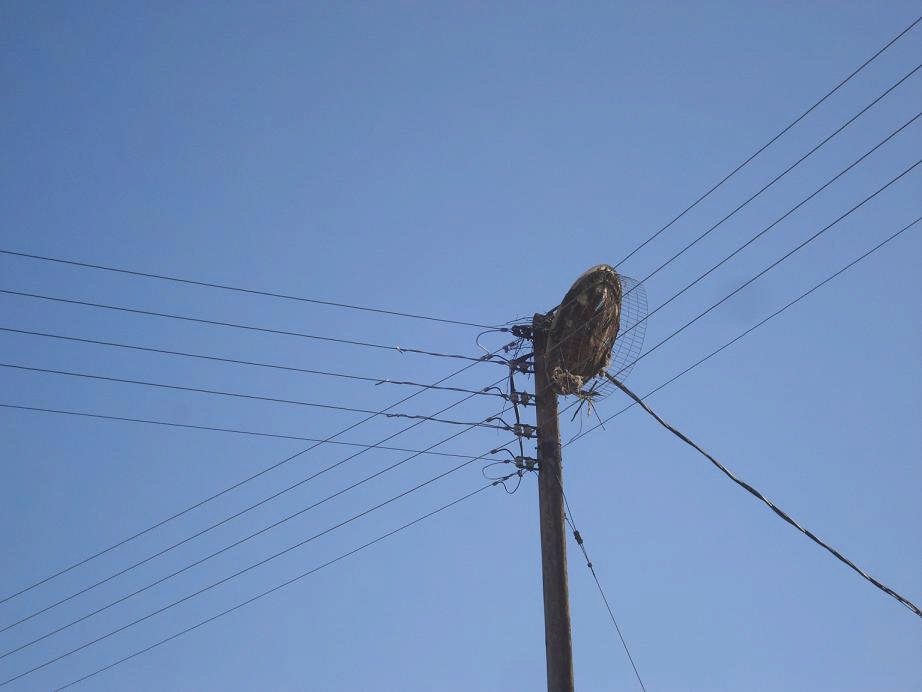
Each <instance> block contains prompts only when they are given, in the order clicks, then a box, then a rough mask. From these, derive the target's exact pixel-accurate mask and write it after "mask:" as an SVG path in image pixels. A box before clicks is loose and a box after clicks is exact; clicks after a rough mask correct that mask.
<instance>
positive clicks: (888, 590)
mask: <svg viewBox="0 0 922 692" xmlns="http://www.w3.org/2000/svg"><path fill="white" fill-rule="evenodd" d="M606 376H607V378H608V379H609V380H610V381H611V382H612V383H613V384H614V385H615V386H616V387H617V388H618V389H620V390H621V391H622V392H624V393H625V394H627V395H628V396H629V397H630V398H631V399H633V400H634V402H635V403H636V404H638V405H639V406H640V407H641V408H642V409H643V410H644V411H646V412H647V413H648V414H650V415H651V416H652V417H653V418H654V419H655V420H656V421H657V422H658V423H659V424H660V425H662V426H663V427H664V428H666V430H668V431H669V432H671V433H672V434H673V435H675V436H676V437H678V438H679V439H680V440H682V441H683V442H684V443H685V444H687V445H689V446H690V447H692V448H694V449H695V450H696V451H697V452H698V453H699V454H701V455H703V456H704V457H705V458H707V459H708V461H710V462H711V463H712V464H713V465H714V466H716V467H717V468H718V469H719V470H720V471H721V473H723V474H724V475H725V476H727V478H729V479H730V480H731V481H733V482H734V483H736V484H737V485H738V486H740V487H741V488H743V489H744V490H746V491H747V492H748V493H749V494H750V495H752V496H754V497H755V498H757V499H758V500H761V501H762V502H764V503H765V504H766V505H767V506H768V507H769V509H771V510H772V511H773V512H774V513H775V514H777V515H778V516H779V517H781V518H782V519H783V520H784V521H786V522H787V523H788V524H790V525H791V526H793V527H794V528H795V529H797V530H798V531H800V532H801V533H802V534H804V535H805V536H806V537H807V538H809V539H810V540H811V541H813V542H814V543H816V544H817V545H818V546H820V547H821V548H824V549H825V550H827V551H828V552H829V553H831V554H832V555H833V557H835V558H836V559H837V560H839V561H840V562H842V563H843V564H845V565H847V566H848V567H850V568H851V569H852V570H854V571H855V572H857V573H858V574H859V575H860V576H862V577H863V578H864V579H866V580H867V581H869V582H870V583H871V584H873V585H874V586H876V587H877V588H878V589H880V590H881V591H883V592H884V593H885V594H887V595H888V596H891V597H892V598H895V599H896V600H897V601H899V602H900V603H902V604H903V605H904V606H906V607H907V608H908V609H909V610H911V611H912V612H913V613H915V614H916V615H917V616H919V617H920V618H922V610H920V609H919V606H917V605H916V604H915V603H913V602H912V601H910V600H909V599H907V598H905V597H904V596H901V595H900V594H898V593H897V592H896V591H894V590H893V589H891V588H890V587H889V586H887V585H886V584H884V583H882V582H880V581H878V580H877V579H875V578H874V577H872V576H871V575H870V574H868V573H867V572H865V571H864V570H863V569H861V568H860V567H858V566H857V565H856V564H855V563H854V562H852V561H851V560H849V559H848V558H847V557H845V556H844V555H843V554H842V553H840V552H839V551H838V550H836V549H835V548H833V547H832V546H830V545H829V544H828V543H826V542H825V541H823V540H822V539H820V538H818V537H817V535H816V534H815V533H813V532H812V531H810V530H809V529H807V528H805V527H804V526H802V525H801V524H799V523H798V522H797V521H795V520H794V519H793V518H792V517H791V516H790V515H789V514H788V513H787V512H785V511H784V510H782V509H781V508H779V507H778V506H777V505H775V504H774V503H773V502H772V501H771V500H769V499H768V498H767V497H765V495H763V494H762V493H761V492H760V491H758V490H756V489H755V488H754V487H752V486H751V485H749V483H747V482H746V481H743V480H740V479H739V478H737V477H736V476H735V475H733V473H732V472H731V471H730V470H729V469H727V467H726V466H724V465H723V464H721V463H720V462H719V461H717V459H715V458H714V457H713V456H711V455H710V454H709V453H708V452H706V451H705V450H704V449H702V448H701V447H700V446H699V445H698V444H697V443H696V442H694V441H693V440H692V439H691V438H689V437H688V436H687V435H685V434H684V433H682V432H680V431H679V430H677V429H676V428H674V427H673V426H672V425H670V424H669V423H667V422H666V421H665V420H663V419H662V418H661V417H660V416H659V414H657V413H656V412H655V411H654V410H653V409H651V408H650V407H649V406H648V405H647V404H646V402H645V401H644V400H643V399H641V398H640V397H639V396H637V395H636V394H634V392H632V391H631V390H630V389H629V388H628V387H627V386H626V385H625V384H624V383H622V382H621V381H620V380H618V379H616V378H615V377H612V376H611V375H609V374H608V373H606Z"/></svg>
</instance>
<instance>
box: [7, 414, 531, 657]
mask: <svg viewBox="0 0 922 692" xmlns="http://www.w3.org/2000/svg"><path fill="white" fill-rule="evenodd" d="M474 427H475V426H473V425H472V426H470V427H469V428H467V429H466V430H461V431H460V432H457V433H455V434H453V435H450V436H448V437H446V438H444V439H442V440H440V441H438V442H436V443H435V444H433V445H430V446H429V447H428V448H427V449H426V450H423V451H420V452H416V453H414V454H412V455H410V456H408V457H406V458H404V459H401V460H400V461H397V462H395V463H393V464H390V465H389V466H386V467H385V468H383V469H380V470H379V471H376V472H375V473H372V474H371V475H368V476H365V477H364V478H362V479H361V480H358V481H355V482H354V483H351V484H350V485H348V486H346V487H345V488H342V489H341V490H338V491H336V492H334V493H331V494H330V495H327V496H325V497H323V498H322V499H320V500H317V501H316V502H314V503H313V504H310V505H308V506H307V507H303V508H302V509H300V510H298V511H297V512H294V513H292V514H289V515H287V516H285V517H284V518H282V519H279V520H277V521H275V522H273V523H271V524H269V525H267V526H264V527H263V528H261V529H259V530H258V531H254V532H252V533H250V534H248V535H247V536H245V537H244V538H240V539H238V540H236V541H234V542H232V543H229V544H227V545H225V546H224V547H222V548H219V549H218V550H216V551H214V552H212V553H210V554H208V555H206V556H205V557H203V558H199V559H198V560H195V561H194V562H191V563H189V564H187V565H185V566H184V567H181V568H179V569H177V570H175V571H173V572H171V573H170V574H168V575H166V576H164V577H160V578H159V579H157V580H156V581H153V582H151V583H149V584H147V585H146V586H143V587H140V588H138V589H136V590H135V591H132V592H131V593H129V594H127V595H125V596H122V597H120V598H118V599H116V600H114V601H111V602H109V603H107V604H106V605H104V606H101V607H100V608H97V609H96V610H94V611H92V612H91V613H88V614H86V615H83V616H82V617H79V618H77V619H76V620H72V621H71V622H69V623H67V624H66V625H61V626H60V627H58V628H56V629H54V630H52V631H51V632H48V633H46V634H43V635H41V636H39V637H36V638H34V639H32V640H30V641H28V642H26V643H25V644H22V645H20V646H18V647H16V648H13V649H9V650H8V651H5V652H3V653H0V659H3V658H6V657H7V656H9V655H11V654H14V653H16V652H17V651H22V650H23V649H25V648H26V647H29V646H31V645H33V644H36V643H38V642H40V641H42V640H44V639H47V638H48V637H51V636H53V635H55V634H57V633H59V632H62V631H64V630H66V629H68V628H70V627H72V626H74V625H76V624H78V623H81V622H84V621H85V620H88V619H89V618H91V617H93V616H95V615H98V614H99V613H102V612H104V611H106V610H108V609H109V608H112V607H113V606H116V605H118V604H119V603H123V602H125V601H127V600H128V599H130V598H132V597H134V596H137V595H138V594H140V593H143V592H145V591H147V590H148V589H151V588H153V587H155V586H158V585H159V584H162V583H164V582H165V581H167V580H169V579H172V578H173V577H176V576H178V575H180V574H182V573H184V572H186V571H188V570H190V569H192V568H193V567H197V566H198V565H201V564H203V563H204V562H207V561H208V560H210V559H212V558H214V557H217V556H218V555H221V554H223V553H225V552H227V551H228V550H231V549H233V548H236V547H237V546H240V545H242V544H244V543H246V542H247V541H249V540H251V539H253V538H256V537H257V536H261V535H262V534H264V533H267V532H269V531H271V530H272V529H275V528H277V527H279V526H281V525H282V524H284V523H286V522H288V521H291V520H292V519H295V518H296V517H299V516H301V515H302V514H305V513H307V512H309V511H310V510H312V509H315V508H317V507H319V506H320V505H323V504H326V503H327V502H329V501H330V500H333V499H335V498H337V497H339V496H341V495H344V494H345V493H347V492H349V491H351V490H354V489H355V488H358V487H359V486H361V485H364V484H365V483H368V482H369V481H372V480H374V479H375V478H378V477H380V476H382V475H384V474H385V473H387V472H389V471H392V470H393V469H396V468H398V467H400V466H403V465H404V464H406V463H407V462H409V461H411V460H413V459H415V458H416V457H418V456H420V455H422V454H424V453H425V452H427V451H429V450H431V449H434V448H435V447H438V446H440V445H442V444H445V443H446V442H448V441H450V440H452V439H454V438H456V437H459V436H460V435H462V434H464V433H465V432H469V431H470V430H473V429H474ZM491 451H492V450H491ZM487 454H489V452H487V453H485V454H481V455H479V456H476V457H468V460H467V461H464V462H462V463H461V464H459V465H457V466H455V467H454V468H452V469H451V470H449V471H447V472H445V473H443V474H440V475H438V476H436V477H435V478H434V479H432V480H430V481H427V482H426V483H423V484H421V485H418V486H416V487H415V488H414V489H413V490H417V489H419V488H422V487H424V486H425V485H428V484H430V483H432V482H434V481H435V480H438V479H440V478H443V477H445V476H446V475H448V474H450V473H454V472H455V471H458V470H460V469H462V468H464V467H466V466H468V465H470V464H472V463H473V462H475V461H479V460H481V459H484V458H485V457H486V456H487ZM338 465H339V464H334V465H333V466H329V467H327V468H326V469H324V470H323V471H319V472H317V473H315V474H313V475H312V476H310V477H308V478H306V479H304V480H302V481H300V482H299V483H297V484H295V485H293V486H290V487H289V488H287V489H285V490H283V491H281V492H279V493H278V494H276V495H274V496H272V498H275V497H278V495H280V494H282V493H284V492H287V491H288V490H291V489H293V488H295V487H297V486H298V485H302V484H303V483H306V482H307V481H309V480H312V479H313V478H316V477H317V476H319V475H320V474H321V473H324V472H326V471H328V470H330V469H332V468H335V467H336V466H338ZM520 478H521V477H520ZM503 487H504V488H505V485H504V486H503ZM409 492H412V491H408V492H407V493H403V494H401V495H398V496H397V497H396V498H394V499H399V498H401V497H404V496H405V495H407V494H409ZM272 498H267V499H266V500H263V501H261V502H259V503H257V504H255V505H251V506H250V507H248V508H246V509H244V510H241V511H240V512H237V513H236V514H233V515H231V516H230V517H227V518H226V519H223V520H221V521H219V522H217V523H215V524H212V525H210V526H208V527H206V528H204V529H202V530H200V531H198V532H197V533H194V534H192V535H191V536H188V537H187V538H184V539H182V540H180V541H178V542H176V543H173V544H172V545H170V546H169V547H167V548H164V549H162V550H160V551H158V552H156V553H154V554H153V555H150V556H148V557H146V558H144V559H143V560H140V561H138V562H135V563H134V564H133V565H131V566H130V567H126V568H125V569H122V570H120V571H118V572H116V573H115V574H112V575H110V576H108V577H106V578H104V579H101V580H99V581H97V582H96V583H94V584H92V585H90V586H88V587H86V588H84V589H82V590H80V591H77V592H76V593H74V594H71V595H70V596H68V597H67V598H64V599H61V600H59V601H58V602H56V603H54V604H52V605H50V606H47V607H46V608H43V609H41V610H38V611H35V612H33V613H32V614H31V615H28V616H27V617H24V618H22V619H21V620H19V621H17V622H15V623H13V624H12V625H9V626H8V627H6V628H4V630H0V631H5V630H6V629H10V628H11V627H14V626H15V625H18V624H20V623H23V622H25V621H26V620H30V619H32V618H34V617H35V616H37V615H40V614H41V613H44V612H47V611H49V610H51V609H52V608H54V607H56V606H59V605H61V604H62V603H66V602H67V601H70V600H71V599H73V598H76V597H77V596H80V595H82V594H84V593H86V592H87V591H90V590H91V589H94V588H96V587H97V586H100V585H102V584H105V583H106V582H108V581H111V580H112V579H114V578H116V577H118V576H121V575H122V574H125V573H126V572H129V571H131V570H133V569H135V568H136V567H139V566H140V565H143V564H145V563H147V562H150V561H151V560H153V559H154V558H157V557H160V556H162V555H164V554H165V553H167V552H169V551H171V550H173V549H174V548H178V547H179V546H181V545H184V544H185V543H188V542H189V541H191V540H193V539H195V538H198V537H199V536H201V535H202V534H205V533H207V532H209V531H211V530H213V529H215V528H217V527H219V526H222V525H223V524H226V523H227V522H229V521H231V520H232V519H235V518H237V517H239V516H241V515H242V514H245V513H247V512H249V511H250V510H252V509H254V508H255V507H258V506H260V505H261V504H264V503H265V502H268V500H269V499H272ZM391 502H393V499H392V500H388V501H387V502H385V503H382V504H380V505H378V506H377V507H375V508H374V509H377V508H378V507H383V506H384V505H386V504H390V503H391ZM369 511H371V510H369ZM364 514H367V512H366V513H363V514H361V515H358V516H364ZM347 523H348V522H347ZM341 525H342V524H340V525H337V527H336V528H338V527H339V526H341ZM327 533H329V530H327V531H324V532H322V533H319V534H316V535H315V536H312V537H311V538H309V539H307V540H305V541H301V542H300V543H297V544H296V545H294V546H292V547H290V548H286V549H285V550H283V551H282V552H280V553H276V554H275V555H274V556H273V558H275V557H278V556H280V555H284V554H285V553H288V552H290V551H291V550H293V549H294V548H296V547H300V546H302V545H304V544H305V543H308V542H310V541H312V540H314V539H316V538H319V537H320V536H323V535H326V534H327ZM273 558H270V559H273ZM258 564H263V562H260V563H258ZM249 569H251V568H247V569H246V570H243V571H241V572H238V573H237V574H243V572H246V571H249Z"/></svg>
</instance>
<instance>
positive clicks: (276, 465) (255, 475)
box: [0, 363, 502, 604]
mask: <svg viewBox="0 0 922 692" xmlns="http://www.w3.org/2000/svg"><path fill="white" fill-rule="evenodd" d="M474 365H476V363H468V364H467V365H465V366H464V367H462V368H459V369H458V370H455V371H454V372H451V373H449V374H448V375H446V376H445V377H443V378H441V379H440V380H438V381H436V382H435V383H434V384H442V383H443V382H446V381H448V380H449V379H451V378H452V377H455V376H457V375H460V374H461V373H463V372H465V371H467V370H470V369H471V368H473V367H474ZM501 381H502V379H500V380H497V382H501ZM425 391H426V389H424V388H423V389H420V390H419V391H416V392H413V393H412V394H409V395H408V396H405V397H404V398H402V399H400V400H399V401H396V402H394V403H393V404H391V405H389V406H387V407H385V408H383V409H381V410H380V411H377V412H375V413H374V414H372V415H369V416H367V417H366V418H363V419H362V420H359V421H356V422H355V423H352V424H350V425H348V426H346V427H345V428H342V429H340V430H339V431H337V432H336V433H334V434H333V435H330V436H329V437H327V438H326V439H324V440H322V441H320V442H316V443H314V444H312V445H311V446H309V447H306V448H305V449H302V450H300V451H299V452H297V453H295V454H292V455H290V456H288V457H286V458H284V459H281V460H280V461H277V462H275V463H273V464H270V465H269V466H266V467H264V468H262V469H260V470H259V471H257V472H255V473H253V474H251V475H249V476H247V477H246V478H244V479H243V480H240V481H237V482H236V483H232V484H231V485H228V486H226V487H224V488H223V489H221V490H219V491H217V492H214V493H212V494H211V495H209V496H207V497H205V498H203V499H202V500H199V501H197V502H195V503H193V504H191V505H189V506H187V507H185V508H184V509H181V510H179V511H177V512H174V513H173V514H171V515H169V516H167V517H166V518H164V519H161V520H160V521H158V522H155V523H154V524H151V525H150V526H148V527H147V528H144V529H142V530H140V531H137V532H135V533H133V534H131V535H129V536H127V537H125V538H123V539H121V540H119V541H116V542H115V543H112V544H110V545H109V546H107V547H106V548H103V549H101V550H98V551H96V552H95V553H92V554H90V555H88V556H86V557H83V558H81V559H79V560H77V561H75V562H73V563H71V564H70V565H68V566H66V567H64V568H62V569H59V570H57V571H56V572H53V573H51V574H49V575H47V576H45V577H42V578H41V579H39V580H37V581H35V582H33V583H32V584H30V585H29V586H26V587H23V588H21V589H19V590H18V591H15V592H13V593H11V594H9V595H7V596H4V597H3V598H0V604H3V603H6V602H7V601H9V600H11V599H13V598H16V597H17V596H20V595H22V594H24V593H26V592H28V591H31V590H32V589H34V588H36V587H38V586H41V585H42V584H45V583H47V582H49V581H51V580H52V579H55V578H57V577H59V576H61V575H63V574H66V573H68V572H70V571H72V570H74V569H76V568H77V567H80V566H82V565H85V564H86V563H87V562H90V561H91V560H95V559H96V558H98V557H100V556H102V555H105V554H107V553H109V552H111V551H113V550H115V549H116V548H119V547H121V546H123V545H125V544H126V543H129V542H130V541H133V540H135V539H137V538H139V537H141V536H143V535H146V534H148V533H150V532H151V531H154V530H155V529H158V528H160V527H161V526H163V525H165V524H167V523H169V522H171V521H174V520H176V519H178V518H180V517H182V516H184V515H186V514H188V513H189V512H191V511H193V510H195V509H198V508H199V507H201V506H202V505H205V504H207V503H209V502H211V501H212V500H215V499H217V498H219V497H222V496H223V495H226V494H227V493H229V492H232V491H234V490H236V489H237V488H239V487H241V486H242V485H244V484H246V483H249V482H250V481H252V480H255V479H256V478H259V477H260V476H263V475H265V474H267V473H269V472H270V471H273V470H275V469H277V468H279V467H280V466H283V465H285V464H287V463H288V462H290V461H293V460H294V459H297V458H298V457H300V456H302V455H304V454H306V453H307V452H310V451H311V450H313V449H316V448H317V447H319V446H320V445H322V444H325V443H326V442H328V441H330V440H334V439H336V438H337V437H339V436H341V435H345V434H346V433H347V432H350V431H352V430H354V429H355V428H357V427H359V426H360V425H363V424H364V423H367V422H368V421H370V420H372V419H374V418H376V417H377V416H379V415H385V414H386V413H387V412H388V411H390V410H391V409H393V408H395V407H396V406H399V405H401V404H403V403H406V402H407V401H409V400H410V399H413V398H415V397H417V396H419V395H420V394H422V393H423V392H425ZM471 396H473V395H468V397H471ZM465 400H466V399H462V401H465ZM398 434H399V433H398ZM389 439H390V438H388V440H389ZM388 440H383V441H382V442H387V441H388Z"/></svg>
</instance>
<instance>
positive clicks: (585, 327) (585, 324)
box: [547, 264, 622, 395]
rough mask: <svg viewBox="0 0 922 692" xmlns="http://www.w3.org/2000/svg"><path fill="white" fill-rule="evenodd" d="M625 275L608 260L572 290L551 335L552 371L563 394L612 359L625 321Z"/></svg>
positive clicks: (556, 316) (555, 317)
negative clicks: (623, 311) (621, 277)
mask: <svg viewBox="0 0 922 692" xmlns="http://www.w3.org/2000/svg"><path fill="white" fill-rule="evenodd" d="M621 295H622V292H621V279H620V278H619V277H618V274H617V272H616V271H615V270H614V269H613V268H612V267H610V266H608V265H607V264H600V265H598V266H596V267H592V269H589V270H588V271H586V272H585V273H584V274H583V275H582V276H580V277H579V278H578V279H577V280H576V282H575V283H574V284H573V286H572V287H571V288H570V290H569V291H567V295H566V296H564V299H563V302H562V303H561V304H560V306H559V307H558V308H557V309H556V310H555V311H554V313H553V316H552V317H551V323H550V327H549V328H548V333H547V355H548V373H549V376H550V380H551V387H552V388H553V389H554V391H555V392H557V393H558V394H563V395H569V394H577V393H579V392H580V391H582V389H583V385H585V384H586V383H587V382H589V380H591V379H593V378H594V377H596V376H597V375H598V374H599V373H600V372H601V371H602V370H603V369H604V368H606V367H608V364H609V362H610V361H611V349H612V346H613V345H614V343H615V338H616V337H617V336H618V328H619V327H620V325H621Z"/></svg>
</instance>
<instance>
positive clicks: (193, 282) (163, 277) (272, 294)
mask: <svg viewBox="0 0 922 692" xmlns="http://www.w3.org/2000/svg"><path fill="white" fill-rule="evenodd" d="M0 254H2V255H8V256H10V257H20V258H23V259H30V260H37V261H41V262H54V263H57V264H66V265H69V266H73V267H81V268H84V269H97V270H100V271H107V272H113V273H117V274H126V275H129V276H137V277H142V278H145V279H156V280H158V281H171V282H173V283H180V284H186V285H188V286H200V287H205V288H217V289H220V290H222V291H233V292H236V293H246V294H249V295H256V296H264V297H269V298H283V299H285V300H293V301H297V302H300V303H312V304H315V305H326V306H329V307H335V308H345V309H348V310H360V311H363V312H373V313H378V314H381V315H391V316H394V317H410V318H413V319H417V320H428V321H430V322H441V323H443V324H455V325H460V326H464V327H479V328H480V329H494V328H496V327H494V325H489V324H479V323H477V322H465V321H463V320H453V319H447V318H444V317H435V316H433V315H420V314H415V313H411V312H400V311H397V310H387V309H384V308H373V307H368V306H365V305H351V304H349V303H338V302H334V301H330V300H322V299H320V298H308V297H305V296H296V295H291V294H288V293H280V292H277V291H264V290H259V289H254V288H243V287H241V286H231V285H230V284H223V283H214V282H210V281H202V280H199V279H189V278H186V277H180V276H171V275H168V274H155V273H152V272H142V271H138V270H136V269H128V268H126V267H115V266H110V265H105V264H93V263H90V262H81V261H79V260H75V259H68V258H63V257H49V256H47V255H36V254H33V253H28V252H19V251H16V250H10V249H0Z"/></svg>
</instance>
